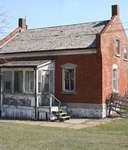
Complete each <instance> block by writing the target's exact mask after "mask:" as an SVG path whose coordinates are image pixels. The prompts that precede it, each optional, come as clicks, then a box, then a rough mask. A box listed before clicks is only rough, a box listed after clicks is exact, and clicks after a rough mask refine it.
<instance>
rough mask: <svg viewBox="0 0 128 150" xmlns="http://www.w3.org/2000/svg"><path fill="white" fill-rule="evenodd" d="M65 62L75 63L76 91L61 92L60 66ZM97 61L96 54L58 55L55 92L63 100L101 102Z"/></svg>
mask: <svg viewBox="0 0 128 150" xmlns="http://www.w3.org/2000/svg"><path fill="white" fill-rule="evenodd" d="M65 63H72V64H76V65H77V68H76V92H75V94H69V95H68V94H62V68H61V65H63V64H65ZM99 71H100V70H99V62H98V59H97V55H96V54H88V55H87V54H86V55H72V56H58V57H57V58H56V71H55V94H56V96H57V97H58V98H59V99H60V100H61V101H63V102H71V103H72V102H77V103H101V88H100V80H99Z"/></svg>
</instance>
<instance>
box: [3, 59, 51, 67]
mask: <svg viewBox="0 0 128 150" xmlns="http://www.w3.org/2000/svg"><path fill="white" fill-rule="evenodd" d="M50 62H51V61H50V60H34V61H9V62H5V63H3V64H0V67H37V66H39V65H44V64H47V63H50Z"/></svg>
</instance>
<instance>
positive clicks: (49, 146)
mask: <svg viewBox="0 0 128 150" xmlns="http://www.w3.org/2000/svg"><path fill="white" fill-rule="evenodd" d="M0 150H128V119H120V120H116V121H113V122H111V123H107V124H104V125H100V126H98V127H93V128H85V129H80V130H75V129H68V128H50V127H41V126H35V125H24V124H14V123H10V124H9V123H0Z"/></svg>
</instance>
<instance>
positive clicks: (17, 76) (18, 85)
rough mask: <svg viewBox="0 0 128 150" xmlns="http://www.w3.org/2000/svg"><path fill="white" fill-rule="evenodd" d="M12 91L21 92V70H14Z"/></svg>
mask: <svg viewBox="0 0 128 150" xmlns="http://www.w3.org/2000/svg"><path fill="white" fill-rule="evenodd" d="M14 92H15V93H23V71H14Z"/></svg>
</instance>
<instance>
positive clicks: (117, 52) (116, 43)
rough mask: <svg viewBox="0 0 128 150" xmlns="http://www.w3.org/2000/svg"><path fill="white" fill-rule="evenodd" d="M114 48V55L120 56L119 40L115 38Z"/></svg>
mask: <svg viewBox="0 0 128 150" xmlns="http://www.w3.org/2000/svg"><path fill="white" fill-rule="evenodd" d="M115 49H116V55H117V56H120V40H119V39H116V41H115Z"/></svg>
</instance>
